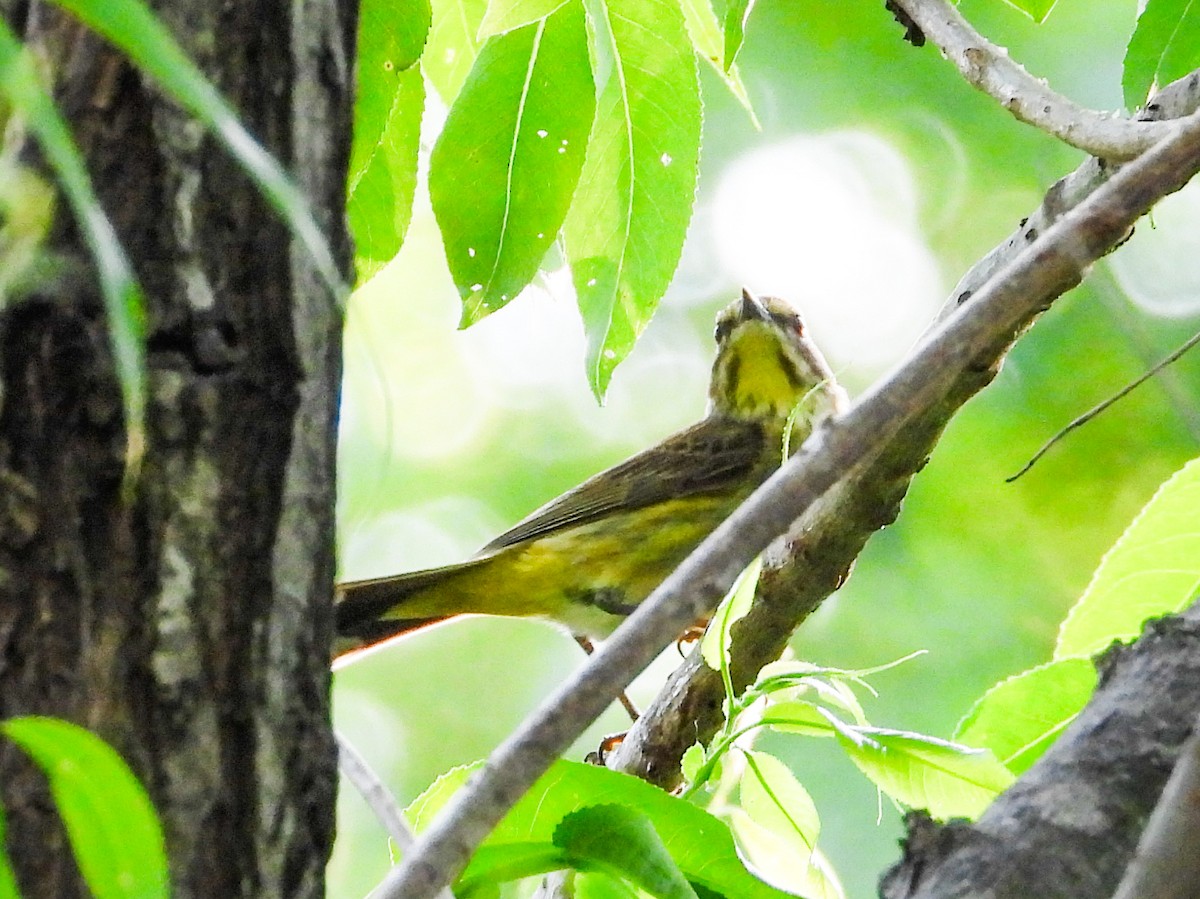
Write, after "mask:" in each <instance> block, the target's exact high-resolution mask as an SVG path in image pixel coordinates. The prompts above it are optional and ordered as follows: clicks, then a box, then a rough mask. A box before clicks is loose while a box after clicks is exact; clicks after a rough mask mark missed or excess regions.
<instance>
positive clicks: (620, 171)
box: [563, 0, 700, 397]
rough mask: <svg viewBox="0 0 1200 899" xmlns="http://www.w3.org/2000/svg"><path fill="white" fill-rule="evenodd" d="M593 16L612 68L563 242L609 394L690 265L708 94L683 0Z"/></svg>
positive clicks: (601, 389) (627, 3) (619, 1)
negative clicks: (683, 256)
mask: <svg viewBox="0 0 1200 899" xmlns="http://www.w3.org/2000/svg"><path fill="white" fill-rule="evenodd" d="M589 12H592V10H589ZM591 21H592V24H593V27H594V30H595V32H596V45H597V52H598V55H599V56H600V57H601V59H602V60H608V61H610V62H611V65H608V66H607V68H606V70H607V72H608V76H607V80H606V81H605V82H604V84H603V86H602V87H601V91H600V99H599V101H598V103H597V107H596V124H595V126H594V128H593V129H592V136H591V140H590V141H589V143H588V153H587V161H586V162H585V163H584V168H583V174H582V176H581V177H580V179H579V187H578V189H577V190H576V193H575V199H574V202H573V203H572V204H571V211H570V213H569V214H568V216H567V222H566V225H565V227H564V234H563V236H564V239H565V244H566V250H567V261H568V262H569V263H570V266H571V275H572V280H573V282H574V284H575V292H576V294H577V295H578V297H579V309H580V312H581V313H582V315H583V322H584V330H585V332H586V334H587V341H588V349H587V375H588V381H589V383H590V384H591V385H592V390H593V392H594V393H595V394H596V396H598V397H603V395H604V393H605V391H606V390H607V388H608V382H609V380H610V378H611V377H612V372H613V369H614V368H616V366H617V364H618V363H619V362H620V361H621V360H622V359H624V358H625V356H627V355H628V354H629V351H630V350H631V349H632V348H633V345H634V343H635V342H636V340H637V338H638V336H639V335H640V334H641V333H642V331H643V329H644V328H645V327H646V325H647V324H648V323H649V321H650V317H651V316H652V315H653V314H654V310H655V308H656V307H657V305H658V301H659V299H661V297H662V295H663V293H664V292H665V291H666V289H667V285H668V284H669V283H670V281H671V276H672V275H673V274H674V272H675V267H676V266H677V265H678V264H679V256H680V253H681V252H682V249H683V240H684V237H685V236H686V234H687V226H688V222H689V220H690V219H691V215H692V205H693V203H694V200H695V192H696V174H697V166H698V162H699V152H700V88H699V82H698V76H697V71H696V58H695V54H693V53H692V50H691V47H690V45H689V44H688V40H687V35H686V29H685V27H684V22H683V13H682V12H681V11H680V9H679V7H678V5H676V4H675V3H673V2H670V0H610V2H608V3H606V4H597V5H596V9H595V11H594V14H593V18H592V20H591Z"/></svg>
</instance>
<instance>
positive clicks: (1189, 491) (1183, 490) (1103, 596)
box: [1054, 459, 1200, 659]
mask: <svg viewBox="0 0 1200 899" xmlns="http://www.w3.org/2000/svg"><path fill="white" fill-rule="evenodd" d="M1197 590H1200V459H1193V460H1192V461H1191V462H1189V463H1188V464H1187V465H1185V466H1184V467H1183V468H1182V469H1181V470H1180V471H1178V472H1176V473H1175V475H1173V476H1172V477H1171V478H1170V479H1169V480H1168V481H1167V482H1166V483H1165V484H1163V485H1162V487H1160V488H1159V490H1158V492H1157V493H1156V494H1155V495H1154V496H1153V497H1152V498H1151V500H1150V502H1149V503H1147V504H1146V507H1145V508H1144V509H1142V511H1141V512H1140V513H1139V514H1138V516H1137V517H1136V518H1135V519H1134V520H1133V523H1132V524H1130V525H1129V527H1128V528H1127V529H1126V530H1125V533H1124V534H1122V535H1121V536H1120V537H1119V538H1118V539H1117V542H1116V543H1115V544H1114V545H1113V548H1112V549H1110V550H1109V551H1108V553H1107V554H1106V555H1105V556H1104V558H1103V559H1102V560H1101V562H1100V566H1099V567H1098V568H1097V569H1096V573H1095V574H1094V575H1093V576H1092V581H1091V583H1090V584H1088V587H1087V589H1086V590H1085V591H1084V592H1083V596H1082V597H1081V598H1080V600H1079V602H1077V603H1076V604H1075V605H1074V606H1073V607H1072V608H1071V611H1070V612H1069V613H1068V614H1067V618H1066V620H1065V621H1064V622H1063V625H1062V629H1061V630H1060V631H1059V634H1058V645H1057V646H1056V647H1055V650H1054V657H1055V658H1056V659H1062V658H1066V657H1068V656H1091V655H1094V654H1095V653H1097V652H1100V651H1101V650H1102V649H1104V648H1105V647H1107V646H1108V645H1109V644H1110V643H1112V642H1113V641H1114V640H1131V639H1133V638H1135V637H1136V636H1137V635H1138V634H1140V633H1141V630H1142V625H1143V624H1144V623H1145V622H1146V620H1147V619H1148V618H1155V617H1158V616H1160V615H1167V614H1170V613H1172V612H1178V611H1180V610H1181V609H1183V608H1184V607H1185V606H1186V605H1187V604H1188V603H1190V602H1191V601H1192V599H1193V597H1195V595H1196V592H1197Z"/></svg>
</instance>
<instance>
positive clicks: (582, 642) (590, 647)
mask: <svg viewBox="0 0 1200 899" xmlns="http://www.w3.org/2000/svg"><path fill="white" fill-rule="evenodd" d="M575 642H576V643H578V644H579V648H580V649H582V650H583V651H584V652H586V653H587V654H588V655H591V654H592V653H594V652H595V651H596V647H595V645H594V644H593V643H592V641H591V640H589V639H588V638H587V637H581V636H579V635H578V634H576V635H575ZM617 701H618V702H620V703H621V708H623V709H625V712H626V714H628V715H629V721H630V723H631V724H632V723H633V722H634V721H637V720H638V710H637V706H635V705H634V704H633V703H632V702H630V701H629V697H628V696H627V695H626V693H625V691H624V690H622V691H621V695H620V696H618V697H617ZM624 736H625V735H624V734H621V737H622V738H623V737H624ZM608 740H613V737H606V738H605V742H607V741H608ZM620 742H621V740H620V739H616V740H614V742H613V743H612V746H608V747H607V748H608V749H612V747H613V746H616V745H617V743H620Z"/></svg>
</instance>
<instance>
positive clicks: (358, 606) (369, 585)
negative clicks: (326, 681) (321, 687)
mask: <svg viewBox="0 0 1200 899" xmlns="http://www.w3.org/2000/svg"><path fill="white" fill-rule="evenodd" d="M483 561H484V560H483V559H473V560H471V561H469V562H463V563H462V564H460V565H450V566H447V567H445V568H431V569H429V570H427V571H414V572H411V573H409V574H398V575H392V576H390V577H381V578H372V579H370V580H365V581H349V582H347V583H344V584H339V585H338V588H337V599H336V604H335V606H334V615H335V618H336V624H337V636H336V638H335V640H334V648H333V656H334V658H338V657H339V656H343V655H345V654H346V653H348V652H353V651H355V650H358V649H364V648H365V647H367V646H371V645H373V644H375V643H379V642H381V641H383V640H386V639H388V638H389V637H394V636H396V635H398V634H403V633H406V632H407V631H412V630H416V629H417V628H419V627H423V626H425V625H427V624H432V623H433V622H435V621H441V620H443V619H445V618H449V617H450V614H447V613H446V607H447V604H446V602H445V600H442V601H441V602H439V600H438V598H437V592H438V588H441V587H443V586H444V585H445V584H446V583H447V582H448V581H451V580H453V579H454V578H455V576H456V575H458V574H459V573H462V572H464V571H466V570H469V569H472V568H474V567H475V566H476V565H477V564H478V563H480V562H483ZM439 607H440V608H439ZM451 614H452V613H451Z"/></svg>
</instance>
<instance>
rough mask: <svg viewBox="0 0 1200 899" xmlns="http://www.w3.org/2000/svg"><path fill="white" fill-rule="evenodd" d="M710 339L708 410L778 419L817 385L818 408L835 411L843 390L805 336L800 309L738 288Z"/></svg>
mask: <svg viewBox="0 0 1200 899" xmlns="http://www.w3.org/2000/svg"><path fill="white" fill-rule="evenodd" d="M716 339H717V358H716V360H715V361H714V362H713V371H712V381H711V383H710V385H709V391H708V396H709V404H710V410H711V411H712V412H715V413H718V414H723V415H729V416H732V417H734V418H742V419H769V418H777V419H781V420H782V419H785V418H787V416H788V415H790V414H791V412H792V410H793V409H795V408H796V406H797V405H798V404H799V403H800V402H801V401H802V400H803V399H804V398H805V397H806V396H807V395H808V394H810V393H812V392H813V391H814V390H817V389H822V390H823V391H824V395H823V396H822V397H821V400H822V401H823V402H819V403H817V406H818V407H821V408H824V409H826V410H827V411H840V409H839V406H840V404H841V402H842V401H843V399H844V394H842V393H841V388H840V387H838V386H837V382H836V380H835V379H834V377H833V372H832V371H831V370H830V368H829V365H828V363H826V361H825V359H824V357H822V356H821V353H820V351H819V350H817V348H816V346H815V345H813V343H812V342H811V341H810V340H809V339H808V338H807V336H806V335H805V333H804V320H803V319H802V318H801V317H800V313H798V312H797V311H796V310H795V309H793V308H792V307H791V306H790V305H789V304H788V303H787V302H785V301H784V300H781V299H779V298H778V297H756V296H754V295H753V294H752V293H750V291H748V290H743V291H742V296H741V299H738V300H734V301H733V302H732V303H730V304H729V305H728V306H726V307H725V308H724V309H723V310H721V312H720V314H719V315H718V316H717V328H716ZM814 411H818V410H814Z"/></svg>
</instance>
